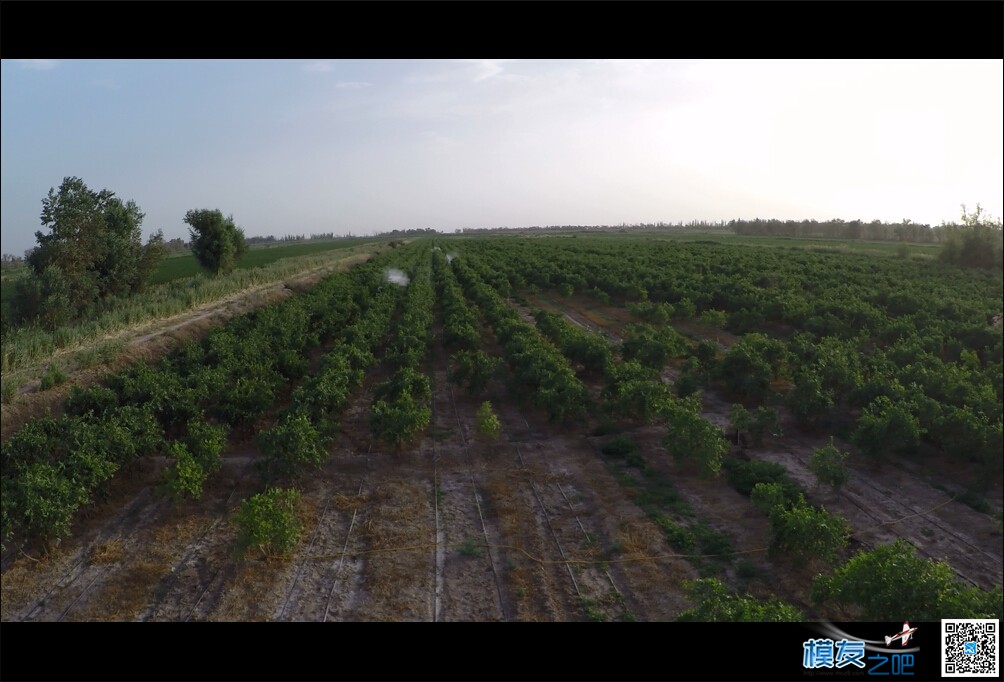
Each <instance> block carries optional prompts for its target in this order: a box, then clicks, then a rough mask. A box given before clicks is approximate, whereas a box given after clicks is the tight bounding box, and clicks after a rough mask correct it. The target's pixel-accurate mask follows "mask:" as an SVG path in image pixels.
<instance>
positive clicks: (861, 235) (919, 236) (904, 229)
mask: <svg viewBox="0 0 1004 682" xmlns="http://www.w3.org/2000/svg"><path fill="white" fill-rule="evenodd" d="M728 226H729V228H730V229H731V230H732V231H734V232H735V233H736V234H741V235H750V236H761V237H823V238H826V239H867V240H873V241H897V242H903V241H906V242H920V243H928V244H933V243H936V242H941V241H943V240H944V239H945V236H946V230H947V229H948V228H949V226H948V225H941V226H939V227H931V226H930V225H925V224H923V223H914V222H911V221H910V220H903V221H902V222H898V223H883V222H882V221H881V220H873V221H871V222H870V223H866V222H864V221H862V220H850V221H845V220H841V219H839V218H835V219H833V220H825V221H823V222H818V221H816V220H763V219H762V218H756V219H755V220H730V221H729V222H728Z"/></svg>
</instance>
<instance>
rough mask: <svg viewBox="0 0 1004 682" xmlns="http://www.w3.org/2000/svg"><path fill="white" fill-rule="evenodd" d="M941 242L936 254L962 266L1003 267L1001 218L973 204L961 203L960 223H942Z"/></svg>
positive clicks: (942, 258) (945, 260)
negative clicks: (972, 208)
mask: <svg viewBox="0 0 1004 682" xmlns="http://www.w3.org/2000/svg"><path fill="white" fill-rule="evenodd" d="M942 230H943V232H944V233H945V239H944V245H943V246H942V248H941V253H939V254H938V258H939V259H940V260H942V261H944V262H946V263H954V264H956V265H961V266H963V267H970V268H973V267H975V268H985V269H987V270H992V269H997V270H1000V269H1001V268H1004V229H1002V227H1001V220H1000V218H998V219H997V220H994V219H992V218H991V217H990V216H989V215H988V214H986V213H985V212H984V211H983V208H982V207H981V206H980V205H979V204H976V210H975V211H973V212H972V213H967V212H966V207H965V206H963V207H962V223H961V225H959V224H956V225H943V226H942Z"/></svg>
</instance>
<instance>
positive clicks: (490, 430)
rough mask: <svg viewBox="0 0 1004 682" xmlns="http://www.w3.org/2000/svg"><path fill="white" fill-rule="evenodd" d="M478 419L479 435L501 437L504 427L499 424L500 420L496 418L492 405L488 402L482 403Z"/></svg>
mask: <svg viewBox="0 0 1004 682" xmlns="http://www.w3.org/2000/svg"><path fill="white" fill-rule="evenodd" d="M477 419H478V432H479V433H482V434H484V435H486V436H488V437H489V438H498V437H499V433H500V432H501V431H502V425H501V424H500V423H499V418H498V417H497V416H495V412H493V411H492V404H491V403H490V402H488V401H487V400H486V401H484V402H483V403H481V407H479V408H478V414H477Z"/></svg>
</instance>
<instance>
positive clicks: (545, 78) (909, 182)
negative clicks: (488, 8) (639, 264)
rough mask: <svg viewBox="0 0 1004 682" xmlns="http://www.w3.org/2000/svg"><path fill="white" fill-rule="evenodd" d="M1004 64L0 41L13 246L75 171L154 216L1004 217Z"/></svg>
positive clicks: (152, 223) (8, 245)
mask: <svg viewBox="0 0 1004 682" xmlns="http://www.w3.org/2000/svg"><path fill="white" fill-rule="evenodd" d="M1002 65H1004V61H1001V60H977V61H972V60H947V61H913V60H911V61H845V60H841V61H816V60H810V61H578V60H576V61H559V60H543V61H521V60H516V61H510V60H502V59H477V60H455V61H425V60H419V61H399V60H387V61H341V60H332V61H294V60H265V61H197V60H185V61H174V60H170V61H159V60H110V61H109V60H96V61H95V60H69V61H56V60H24V61H22V60H4V61H3V62H2V63H0V76H2V79H0V162H2V168H0V192H2V201H0V206H2V209H0V218H2V237H3V251H4V252H5V253H14V254H19V255H20V254H21V253H23V251H24V250H25V249H26V248H28V247H30V246H33V245H34V243H35V238H34V233H35V231H36V230H38V229H41V225H40V222H39V214H40V212H41V207H42V204H41V201H42V199H43V198H44V197H45V195H46V194H47V192H48V191H49V188H51V187H58V186H59V184H60V182H61V181H62V179H63V178H64V177H66V176H78V177H80V178H82V179H83V180H84V182H85V183H87V185H88V186H89V187H90V188H91V189H95V190H99V189H104V188H107V189H109V190H112V191H113V192H115V193H116V194H117V195H118V196H119V197H121V198H123V199H133V200H135V201H136V203H137V204H139V206H140V208H141V209H142V210H143V211H144V212H145V213H146V219H145V221H144V223H143V228H144V233H145V234H149V233H150V232H152V231H154V230H156V229H163V231H164V234H165V236H166V237H167V238H173V237H185V238H187V227H186V226H185V225H184V223H183V222H182V218H183V216H184V215H185V212H186V211H187V210H189V209H192V208H219V209H221V210H222V211H223V212H224V213H227V214H233V216H234V219H235V221H236V222H237V224H238V225H240V226H242V227H244V229H245V232H246V233H247V234H248V235H264V234H275V235H276V236H280V235H284V234H300V233H308V234H309V233H317V232H336V233H340V234H346V233H350V232H351V233H352V234H356V235H365V234H372V233H374V232H379V231H385V230H392V229H395V228H400V229H408V228H427V227H432V228H436V229H441V230H447V231H449V230H454V229H457V228H461V227H494V226H510V227H516V226H523V225H552V224H584V225H597V224H618V223H636V222H656V221H660V220H661V221H666V222H677V221H684V222H686V221H690V220H711V221H714V220H721V219H731V218H754V217H763V218H782V219H788V218H793V219H801V218H815V219H819V220H823V219H828V218H843V219H845V220H853V219H856V218H860V219H862V220H866V221H868V220H872V219H875V218H878V219H881V220H887V221H893V220H895V221H898V220H900V219H902V218H910V219H912V220H913V221H914V222H923V223H930V224H932V225H936V224H938V223H940V222H941V221H951V220H954V219H957V218H958V217H959V214H960V208H959V205H960V204H963V203H965V204H966V205H967V206H969V207H970V208H971V207H973V206H974V205H975V204H976V203H977V202H979V203H980V204H982V205H983V207H984V208H985V209H987V210H988V211H990V213H992V214H993V215H994V216H1000V215H1001V214H1002V204H1004V199H1002V187H1004V172H1002V169H1004V141H1002V130H1004V94H1002V83H1004V69H1002Z"/></svg>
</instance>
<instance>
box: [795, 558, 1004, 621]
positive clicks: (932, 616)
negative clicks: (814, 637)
mask: <svg viewBox="0 0 1004 682" xmlns="http://www.w3.org/2000/svg"><path fill="white" fill-rule="evenodd" d="M812 600H813V601H814V602H815V603H816V604H817V605H829V606H836V607H838V608H843V609H845V613H846V611H850V614H849V615H850V616H851V617H853V618H855V619H858V618H860V619H862V620H871V621H883V620H884V621H896V620H897V619H900V618H902V614H904V613H909V614H910V618H916V619H917V620H927V621H937V620H940V619H942V618H1000V617H1001V615H1002V611H1004V606H1002V604H1004V599H1002V596H1001V587H1000V585H998V586H997V587H995V588H994V589H992V590H989V591H987V590H981V589H979V588H977V587H971V586H969V585H966V584H964V583H962V582H961V581H959V580H958V579H957V578H956V577H955V572H954V571H953V570H952V568H951V567H950V566H949V565H948V564H945V563H942V562H940V561H932V560H927V559H921V558H919V557H918V556H917V555H916V550H915V549H914V547H913V545H911V544H909V543H908V542H906V541H905V540H902V539H899V540H896V541H895V542H894V543H892V544H889V545H883V546H881V547H877V548H876V549H873V550H870V551H862V552H860V553H858V554H857V555H856V556H854V557H853V558H851V559H850V560H849V561H848V562H847V563H846V564H844V565H843V566H841V567H840V568H838V569H837V570H835V571H834V572H833V574H832V575H820V576H818V577H817V578H816V579H815V580H814V581H813V584H812Z"/></svg>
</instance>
